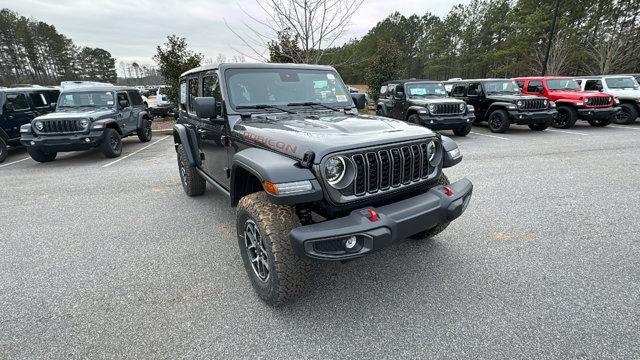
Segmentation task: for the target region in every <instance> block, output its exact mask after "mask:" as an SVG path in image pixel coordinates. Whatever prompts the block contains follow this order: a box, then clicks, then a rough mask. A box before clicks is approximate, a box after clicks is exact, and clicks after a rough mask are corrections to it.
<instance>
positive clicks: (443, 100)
mask: <svg viewBox="0 0 640 360" xmlns="http://www.w3.org/2000/svg"><path fill="white" fill-rule="evenodd" d="M409 101H410V102H411V104H414V105H419V106H424V105H428V104H460V103H463V102H464V101H462V100H460V99H455V98H450V97H431V98H411V99H409Z"/></svg>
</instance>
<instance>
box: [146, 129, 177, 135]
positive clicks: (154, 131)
mask: <svg viewBox="0 0 640 360" xmlns="http://www.w3.org/2000/svg"><path fill="white" fill-rule="evenodd" d="M151 132H153V133H154V134H162V135H172V134H173V129H160V130H151Z"/></svg>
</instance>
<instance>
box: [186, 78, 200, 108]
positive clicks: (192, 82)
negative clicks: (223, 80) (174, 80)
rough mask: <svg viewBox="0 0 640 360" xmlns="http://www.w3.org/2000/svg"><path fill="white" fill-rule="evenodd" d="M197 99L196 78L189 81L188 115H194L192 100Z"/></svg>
mask: <svg viewBox="0 0 640 360" xmlns="http://www.w3.org/2000/svg"><path fill="white" fill-rule="evenodd" d="M197 97H198V78H193V79H189V110H188V111H189V113H190V114H195V113H196V108H195V104H194V102H193V101H194V99H195V98H197Z"/></svg>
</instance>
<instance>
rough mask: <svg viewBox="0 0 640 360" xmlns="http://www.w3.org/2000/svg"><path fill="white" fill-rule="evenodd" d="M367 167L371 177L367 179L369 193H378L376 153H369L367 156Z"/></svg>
mask: <svg viewBox="0 0 640 360" xmlns="http://www.w3.org/2000/svg"><path fill="white" fill-rule="evenodd" d="M365 159H366V160H367V167H368V168H369V171H368V173H369V176H368V178H367V191H369V192H370V193H374V192H376V191H378V157H377V156H376V153H372V152H370V153H367V154H366V155H365Z"/></svg>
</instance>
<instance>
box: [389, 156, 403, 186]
mask: <svg viewBox="0 0 640 360" xmlns="http://www.w3.org/2000/svg"><path fill="white" fill-rule="evenodd" d="M391 160H392V161H393V170H392V171H391V186H393V187H396V186H400V183H401V182H402V156H401V155H400V150H398V149H391Z"/></svg>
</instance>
